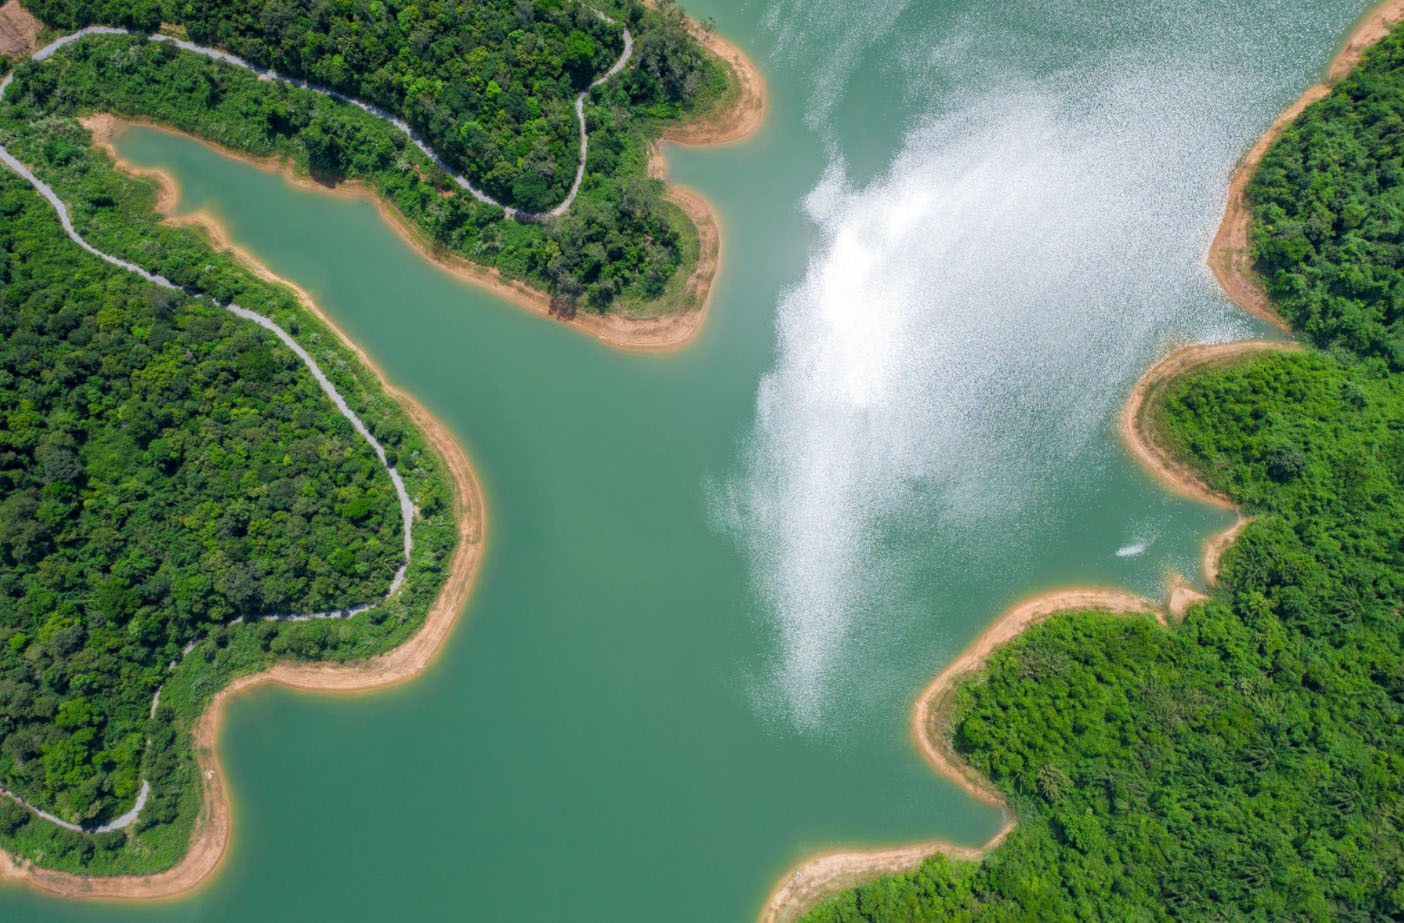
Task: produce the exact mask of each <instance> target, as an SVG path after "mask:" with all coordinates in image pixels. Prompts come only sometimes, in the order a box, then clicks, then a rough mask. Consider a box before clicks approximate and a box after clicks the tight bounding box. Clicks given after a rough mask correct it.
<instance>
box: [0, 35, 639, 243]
mask: <svg viewBox="0 0 1404 923" xmlns="http://www.w3.org/2000/svg"><path fill="white" fill-rule="evenodd" d="M594 13H595V15H596V16H598V17H599V18H600V19H602V20H604V21H605V22H607V23H609V24H610V25H617V23H616V22H615V21H614V20H613V19H611V18H609V17H608V16H606V15H605V14H604V13H601V12H600V11H599V10H594ZM90 35H134V36H138V37H141V38H145V39H147V40H149V41H153V42H162V43H165V44H168V45H174V46H175V47H177V48H180V49H181V50H183V51H190V52H194V53H195V54H198V55H204V56H205V57H207V58H211V59H213V60H215V61H219V62H221V63H224V64H229V65H232V66H234V67H239V68H243V69H244V70H246V71H249V72H250V73H253V74H256V75H258V77H259V79H260V80H276V81H278V82H280V83H286V84H288V85H289V86H294V87H297V88H298V89H302V90H309V91H311V92H313V93H317V94H319V95H321V96H326V97H329V98H331V99H335V100H337V101H338V102H343V103H347V104H349V105H352V106H355V107H356V108H358V109H361V110H362V111H364V112H368V113H370V114H371V115H373V116H375V117H376V118H378V119H380V120H382V121H384V122H387V123H389V124H390V125H393V126H394V127H395V129H396V130H397V131H399V132H400V133H401V134H402V135H404V136H405V137H406V138H408V139H409V140H410V142H411V143H412V144H413V145H414V146H415V147H417V148H419V150H420V152H421V153H423V154H424V156H426V157H428V158H429V160H430V161H432V162H433V164H434V165H435V166H436V167H438V168H439V169H441V170H443V171H444V173H446V174H448V176H449V178H450V179H452V180H453V181H454V183H455V184H456V185H457V186H458V187H459V188H460V189H463V190H464V191H465V192H467V193H468V194H469V195H471V196H472V197H473V198H475V199H477V200H478V201H479V202H482V203H484V204H486V205H492V206H495V207H497V208H500V209H502V211H503V214H504V215H506V217H508V218H511V219H514V220H518V221H544V220H546V219H547V218H559V217H560V216H561V215H564V214H565V213H566V212H568V211H570V207H571V206H572V205H573V204H575V197H576V195H578V194H579V192H580V184H581V183H582V182H584V180H585V161H586V158H587V157H588V155H589V152H590V132H589V129H588V127H587V126H586V124H585V100H586V98H587V97H588V96H589V95H590V91H591V90H593V89H595V87H597V86H599V85H601V84H602V83H604V82H605V81H607V80H609V79H610V78H611V77H613V76H614V75H615V74H618V73H619V72H620V71H622V70H623V69H624V67H625V65H627V64H628V63H629V59H630V58H632V57H633V54H634V36H633V34H632V33H631V32H630V31H629V27H628V26H624V27H623V37H624V51H623V53H621V54H620V56H619V60H617V61H615V62H614V64H613V65H611V67H610V68H609V70H607V71H605V72H604V74H603V75H601V76H600V77H598V78H597V79H595V80H594V81H593V82H591V84H590V85H589V86H588V87H586V88H585V89H584V90H582V91H581V92H580V94H579V95H578V96H576V97H575V118H576V121H577V123H579V126H580V159H579V161H578V162H577V163H576V166H575V179H574V181H573V182H572V183H571V184H570V192H569V193H567V194H566V197H565V198H564V199H563V200H562V201H561V203H560V204H559V205H557V206H556V207H555V208H552V209H550V210H548V211H544V212H533V211H526V210H523V209H518V208H513V207H512V206H510V205H506V204H504V203H502V202H499V201H498V200H497V199H494V198H493V197H492V196H490V195H488V194H487V193H486V192H483V191H482V190H481V189H479V188H478V187H476V186H474V185H473V184H472V183H470V182H469V181H468V180H467V179H465V178H464V177H463V176H462V175H460V174H459V173H457V172H456V171H455V170H454V169H453V168H452V167H450V166H449V165H448V164H447V163H445V162H444V160H443V158H441V157H440V156H439V155H438V154H436V153H435V152H434V149H433V148H431V147H430V146H429V145H428V144H426V143H425V142H424V140H423V139H422V138H420V137H419V135H418V134H417V133H416V132H415V130H414V129H413V128H410V127H409V125H407V124H406V123H405V122H404V120H403V119H400V118H399V117H398V116H396V115H394V114H393V113H390V112H387V111H386V110H384V109H381V108H380V107H379V106H373V105H371V104H370V103H367V102H363V101H361V100H359V99H356V98H354V97H351V96H347V95H346V94H345V93H339V92H337V91H336V90H329V89H327V88H326V87H320V86H317V85H316V84H314V83H309V82H307V81H306V80H301V79H299V78H297V77H288V76H286V75H283V74H280V73H278V72H277V71H275V70H273V69H272V68H268V67H260V66H258V65H257V64H251V63H250V62H248V61H245V60H244V59H243V58H240V57H236V56H234V55H232V54H229V53H228V52H224V51H220V50H219V49H217V48H207V47H205V46H204V45H196V44H195V43H194V42H187V41H186V40H184V39H179V38H174V37H172V36H169V35H161V34H159V33H157V34H154V35H148V34H146V33H144V32H138V31H136V30H133V29H119V28H115V27H113V26H88V27H86V28H83V29H79V30H78V31H76V32H70V33H69V34H68V35H65V36H62V37H60V38H56V39H54V40H53V41H52V42H50V43H49V44H47V45H45V46H44V47H43V48H40V49H39V50H38V51H36V52H34V54H33V55H32V60H34V61H43V60H45V59H47V58H50V57H52V56H53V55H54V54H55V53H56V52H58V51H60V50H61V49H63V48H65V47H67V46H69V45H72V44H73V43H74V42H77V41H80V40H82V39H84V38H87V37H88V36H90ZM9 83H10V78H9V77H6V78H5V81H4V83H3V84H0V98H2V97H3V94H4V87H7V86H9Z"/></svg>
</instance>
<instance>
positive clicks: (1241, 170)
mask: <svg viewBox="0 0 1404 923" xmlns="http://www.w3.org/2000/svg"><path fill="white" fill-rule="evenodd" d="M1400 22H1404V0H1385V2H1383V3H1381V4H1380V5H1379V6H1377V7H1375V8H1374V9H1373V10H1371V11H1370V12H1369V13H1368V14H1366V15H1365V17H1364V18H1363V19H1361V21H1360V22H1359V23H1358V24H1357V25H1356V27H1355V28H1354V30H1352V32H1351V33H1350V36H1349V37H1348V38H1347V39H1346V41H1345V42H1344V43H1343V44H1342V46H1341V49H1340V51H1339V52H1338V53H1337V54H1336V56H1335V58H1334V59H1333V60H1332V61H1331V64H1330V65H1329V66H1328V68H1327V71H1326V79H1325V81H1324V82H1322V83H1319V84H1317V85H1315V86H1313V87H1311V88H1310V89H1308V90H1307V91H1306V92H1305V93H1304V94H1303V95H1302V97H1301V98H1300V99H1298V100H1297V102H1296V103H1294V104H1293V105H1292V106H1291V107H1289V108H1288V109H1287V111H1286V112H1284V113H1282V115H1281V116H1279V117H1278V119H1277V120H1276V121H1274V122H1273V124H1272V127H1271V128H1270V129H1269V130H1268V132H1267V134H1265V135H1264V136H1263V137H1262V138H1261V139H1260V140H1259V141H1258V143H1257V144H1255V145H1254V146H1253V148H1252V149H1251V150H1250V151H1249V152H1248V153H1247V154H1246V155H1245V156H1244V157H1243V160H1242V161H1240V163H1239V165H1238V167H1237V169H1236V170H1235V172H1234V174H1233V178H1232V180H1231V183H1230V186H1229V195H1228V203H1227V206H1226V207H1225V210H1224V217H1223V221H1222V223H1221V224H1220V226H1219V229H1218V232H1217V233H1216V234H1215V236H1214V240H1213V243H1212V244H1211V245H1210V249H1209V254H1208V257H1207V261H1208V263H1209V266H1210V268H1211V269H1212V270H1213V272H1214V275H1215V277H1216V278H1217V279H1218V281H1219V283H1220V284H1221V285H1222V286H1223V288H1224V291H1225V292H1226V293H1227V294H1228V296H1229V298H1230V299H1232V300H1233V301H1234V303H1236V304H1238V305H1239V306H1240V307H1242V308H1243V309H1244V310H1246V311H1248V312H1249V313H1252V314H1254V315H1256V316H1258V317H1261V318H1263V319H1264V320H1267V321H1269V322H1270V323H1272V324H1274V325H1275V326H1277V327H1278V328H1279V329H1281V330H1284V331H1288V327H1287V326H1286V324H1285V323H1284V322H1283V321H1282V319H1281V318H1280V317H1279V316H1278V315H1277V313H1276V312H1275V311H1274V310H1273V309H1272V305H1271V302H1270V301H1269V299H1268V297H1267V294H1266V293H1265V292H1264V291H1263V289H1262V287H1261V284H1260V281H1259V279H1258V278H1257V275H1256V273H1254V272H1253V268H1252V261H1251V259H1250V257H1249V255H1248V242H1249V222H1250V219H1251V215H1250V213H1249V211H1248V208H1247V203H1246V201H1245V199H1244V190H1245V189H1246V187H1247V185H1248V181H1249V180H1250V179H1251V177H1252V175H1253V170H1254V169H1256V167H1257V165H1258V164H1259V163H1260V162H1261V160H1262V157H1263V154H1264V153H1265V152H1266V151H1267V149H1268V147H1270V146H1271V144H1272V142H1273V141H1274V140H1276V138H1277V137H1278V135H1280V134H1281V132H1282V129H1283V128H1284V127H1285V126H1286V125H1287V124H1288V123H1290V122H1291V121H1292V119H1294V118H1296V117H1297V115H1299V114H1300V113H1301V112H1302V110H1304V109H1305V108H1306V107H1307V106H1309V105H1311V104H1312V103H1313V102H1316V101H1317V100H1319V99H1321V98H1322V97H1323V96H1325V95H1326V94H1327V93H1328V92H1329V91H1330V88H1331V86H1332V85H1334V84H1335V83H1336V82H1338V81H1339V80H1340V79H1341V78H1343V77H1344V76H1345V75H1346V74H1347V73H1349V72H1350V70H1351V68H1353V67H1354V66H1355V65H1356V64H1357V63H1358V62H1359V61H1360V58H1361V56H1362V55H1363V54H1364V53H1365V51H1366V50H1367V49H1368V48H1369V47H1370V46H1371V45H1373V44H1374V43H1376V42H1378V41H1379V40H1380V39H1382V38H1384V37H1385V36H1386V35H1388V34H1389V33H1390V31H1391V30H1392V29H1393V27H1394V26H1395V25H1397V24H1398V23H1400ZM1301 348H1302V347H1301V346H1300V345H1299V344H1296V343H1292V342H1270V341H1264V340H1250V341H1246V342H1239V343H1223V344H1215V345H1201V346H1188V347H1185V348H1183V349H1179V350H1176V351H1175V352H1173V353H1171V354H1170V355H1168V356H1166V357H1165V358H1164V359H1162V360H1160V361H1159V362H1157V363H1156V364H1155V365H1154V366H1152V367H1151V368H1150V369H1148V370H1147V371H1146V373H1145V374H1144V375H1143V376H1142V377H1141V379H1140V380H1139V381H1138V382H1137V383H1136V385H1135V387H1134V388H1133V389H1132V391H1131V395H1130V397H1129V398H1128V400H1127V402H1126V405H1125V408H1124V409H1123V411H1122V414H1121V419H1120V430H1121V435H1122V438H1123V439H1124V440H1125V442H1126V444H1127V447H1128V448H1129V449H1130V450H1131V453H1132V454H1133V455H1134V456H1135V457H1136V458H1137V459H1138V460H1139V461H1140V462H1141V463H1142V464H1143V465H1145V466H1146V468H1147V470H1149V471H1150V473H1151V474H1152V475H1154V476H1155V477H1156V478H1157V479H1158V480H1160V481H1161V483H1163V484H1164V485H1165V486H1166V487H1167V488H1169V489H1171V490H1173V491H1175V492H1176V493H1179V494H1181V495H1183V496H1186V497H1190V498H1192V499H1195V500H1199V501H1201V502H1204V503H1207V504H1210V505H1213V506H1217V507H1220V508H1224V509H1236V507H1235V506H1234V504H1233V503H1232V502H1231V501H1230V500H1229V499H1228V498H1227V497H1224V496H1223V495H1222V494H1219V493H1217V492H1215V491H1214V490H1212V489H1211V488H1210V487H1209V486H1208V485H1207V484H1205V483H1204V482H1203V481H1201V480H1200V479H1199V478H1198V477H1197V476H1196V475H1195V473H1194V471H1193V469H1192V468H1190V466H1189V465H1188V464H1186V463H1185V462H1184V461H1182V460H1180V459H1178V458H1176V457H1174V456H1173V455H1171V454H1170V453H1169V452H1168V451H1166V450H1165V449H1164V448H1163V447H1162V446H1160V445H1158V444H1157V443H1156V442H1155V440H1154V439H1153V438H1152V433H1151V430H1150V426H1149V421H1148V420H1147V419H1146V408H1147V407H1148V406H1150V404H1151V403H1153V401H1154V399H1155V397H1156V396H1157V395H1158V394H1159V393H1160V391H1161V390H1162V389H1163V388H1164V386H1165V384H1166V383H1167V382H1169V381H1170V380H1171V379H1173V378H1176V377H1178V376H1180V375H1185V374H1190V373H1193V372H1196V371H1200V370H1203V369H1205V368H1212V367H1216V366H1221V365H1224V364H1226V363H1229V362H1232V361H1234V360H1236V359H1240V358H1242V357H1244V356H1248V355H1251V354H1254V353H1258V352H1262V351H1264V350H1282V351H1288V352H1292V351H1298V350H1300V349H1301ZM1251 522H1252V518H1251V517H1246V516H1242V515H1240V516H1239V518H1238V520H1237V521H1236V522H1234V523H1233V525H1231V526H1229V527H1228V528H1227V529H1225V530H1223V531H1222V532H1220V533H1218V534H1217V535H1214V536H1212V537H1211V538H1210V539H1209V540H1208V541H1206V542H1205V545H1204V555H1203V559H1202V565H1203V569H1204V577H1205V580H1206V581H1207V582H1208V583H1210V584H1213V583H1214V582H1215V581H1216V580H1217V579H1218V576H1219V562H1220V560H1221V558H1222V556H1223V553H1224V551H1225V550H1226V549H1227V548H1228V547H1229V546H1230V545H1232V544H1233V542H1234V541H1235V540H1236V539H1237V538H1238V537H1239V535H1241V534H1242V532H1243V530H1244V529H1245V528H1246V527H1247V526H1248V525H1249V523H1251ZM1203 598H1204V594H1202V593H1199V592H1198V591H1197V590H1193V589H1191V588H1189V587H1186V586H1183V585H1178V586H1172V587H1171V588H1170V592H1169V595H1168V598H1167V600H1166V604H1165V606H1164V607H1163V608H1162V607H1159V606H1156V605H1154V604H1152V603H1150V602H1149V601H1147V600H1145V599H1142V598H1140V597H1137V596H1135V595H1133V594H1130V593H1125V592H1122V591H1119V590H1100V589H1073V590H1060V591H1057V592H1054V593H1050V594H1048V595H1045V596H1039V597H1035V598H1033V599H1031V600H1028V601H1026V602H1024V603H1020V604H1019V605H1016V606H1014V607H1013V608H1012V609H1009V610H1008V611H1006V612H1005V613H1004V614H1003V615H1001V616H1000V617H999V618H998V619H996V620H995V622H994V623H993V624H992V625H991V626H990V627H989V628H988V629H986V630H985V632H984V633H983V634H982V635H980V637H979V638H977V639H976V640H975V641H974V643H972V644H971V646H970V647H969V648H967V649H966V650H965V651H964V652H963V653H962V654H961V655H960V656H959V657H957V658H956V659H955V660H954V661H953V662H952V663H951V664H950V665H949V666H947V667H946V669H944V670H942V671H941V673H940V675H938V676H937V677H936V678H935V679H934V680H933V681H932V682H931V684H930V685H928V686H927V687H926V688H925V689H924V690H922V692H921V694H920V695H919V696H918V697H917V701H916V705H915V707H914V708H913V710H912V719H911V733H912V736H913V739H914V740H915V742H916V745H917V748H918V750H920V751H921V753H922V755H923V756H925V757H926V759H927V762H929V763H930V764H931V766H932V768H933V769H934V770H935V771H936V772H937V773H939V774H940V775H942V776H945V777H946V778H948V779H950V780H951V781H953V782H955V783H956V784H957V785H959V786H960V787H961V788H962V789H964V790H965V791H966V792H967V793H968V794H970V795H971V796H972V797H974V798H976V799H977V800H979V801H982V802H984V803H986V804H991V805H996V806H998V807H999V808H1001V810H1003V811H1004V812H1005V823H1004V825H1003V826H1002V827H1001V828H1000V830H999V832H998V833H997V834H995V836H994V837H993V838H992V839H990V841H989V842H987V843H985V844H984V845H983V846H980V847H977V848H971V847H964V846H958V845H956V844H952V843H949V842H946V841H944V840H930V841H927V842H925V843H916V844H912V845H908V846H900V847H895V848H891V849H879V850H849V851H841V850H840V851H834V852H830V853H825V854H822V855H818V856H814V857H811V858H808V859H806V860H804V861H802V862H801V863H800V864H799V865H797V866H795V867H794V868H792V869H791V870H790V871H789V872H787V873H786V875H785V877H784V878H783V879H782V880H781V881H780V883H779V884H778V885H777V886H776V887H775V890H773V891H772V892H771V894H770V897H769V898H768V899H767V901H766V903H765V906H764V908H763V909H762V911H761V914H760V921H761V923H790V921H793V920H796V919H798V918H799V917H801V916H803V915H804V914H805V913H806V912H808V911H809V910H812V909H813V908H814V907H816V906H818V905H819V904H820V903H822V902H823V901H825V900H827V899H829V898H831V897H833V896H834V895H836V894H838V893H839V892H841V891H843V890H845V889H847V888H850V887H853V886H854V885H857V884H861V883H862V882H864V881H870V880H872V879H874V878H877V877H880V876H883V875H893V874H900V873H906V872H911V871H915V870H916V869H917V868H918V867H919V866H920V865H921V863H922V862H923V861H924V860H925V859H926V858H928V857H929V856H932V855H935V854H936V853H944V854H945V855H947V856H949V857H951V858H953V859H961V860H969V861H979V860H981V859H983V858H984V856H985V855H987V854H988V853H989V852H990V851H991V850H992V849H994V848H995V847H997V846H998V845H999V844H1000V843H1002V842H1003V841H1004V838H1005V837H1006V836H1008V834H1009V832H1010V831H1011V830H1013V829H1014V818H1013V816H1012V815H1011V814H1010V812H1009V807H1008V805H1007V803H1006V802H1005V801H1004V799H1003V795H1002V793H1000V792H999V791H998V789H996V788H995V787H994V785H993V784H992V783H991V782H990V780H989V779H987V778H986V777H985V776H983V775H981V774H980V773H979V772H978V771H976V770H975V769H974V767H972V766H970V764H968V763H966V762H965V761H964V760H962V759H961V758H960V756H959V754H957V753H956V752H955V750H954V749H953V748H952V747H951V745H950V740H949V731H950V729H949V728H948V727H943V726H942V723H943V706H944V705H945V704H946V703H948V702H949V699H950V693H951V691H952V690H953V689H954V688H955V687H956V685H957V684H958V683H959V681H960V680H961V679H963V678H964V677H966V676H968V675H970V674H971V673H974V672H976V671H978V670H979V669H980V668H981V667H982V666H983V665H984V663H985V661H986V659H987V658H988V657H989V655H990V653H991V652H992V651H994V650H996V649H997V648H999V647H1000V646H1001V645H1003V644H1006V643H1008V642H1009V641H1010V640H1012V639H1013V638H1015V637H1017V636H1018V635H1019V634H1020V633H1021V632H1023V631H1025V630H1027V629H1028V628H1030V627H1032V626H1033V625H1036V624H1038V623H1039V622H1042V621H1044V620H1045V619H1047V618H1048V617H1049V616H1051V615H1053V614H1056V613H1057V612H1061V611H1069V610H1098V611H1105V612H1110V613H1116V614H1131V613H1146V612H1149V613H1154V614H1155V616H1156V618H1157V619H1158V620H1159V621H1160V622H1161V623H1162V624H1166V623H1167V614H1168V615H1169V616H1171V617H1178V616H1180V615H1183V614H1184V611H1185V609H1186V608H1188V606H1189V605H1191V604H1193V603H1194V602H1195V601H1197V600H1199V599H1203Z"/></svg>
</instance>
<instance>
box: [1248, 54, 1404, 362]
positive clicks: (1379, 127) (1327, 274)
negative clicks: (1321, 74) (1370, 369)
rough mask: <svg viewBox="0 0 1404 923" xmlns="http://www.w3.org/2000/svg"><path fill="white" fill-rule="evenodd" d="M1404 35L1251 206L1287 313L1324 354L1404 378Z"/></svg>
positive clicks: (1262, 181) (1339, 96)
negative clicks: (1377, 361) (1339, 351)
mask: <svg viewBox="0 0 1404 923" xmlns="http://www.w3.org/2000/svg"><path fill="white" fill-rule="evenodd" d="M1401 87H1404V33H1400V32H1397V31H1396V32H1395V33H1394V34H1392V35H1390V36H1388V37H1386V38H1385V39H1384V40H1383V41H1382V42H1380V43H1379V44H1378V45H1376V46H1375V47H1374V48H1372V49H1371V50H1370V52H1369V54H1368V56H1367V57H1366V59H1365V60H1364V61H1363V62H1362V63H1361V65H1360V66H1359V67H1358V68H1356V69H1355V70H1354V71H1352V72H1351V74H1350V75H1349V76H1348V77H1346V79H1345V80H1343V81H1341V83H1340V84H1339V85H1337V86H1336V88H1335V89H1334V90H1333V91H1332V92H1331V95H1330V96H1329V97H1327V98H1326V99H1324V100H1322V101H1321V102H1319V103H1317V104H1316V105H1314V106H1311V107H1310V108H1308V109H1307V110H1306V111H1305V112H1303V113H1302V114H1301V115H1300V116H1298V117H1297V119H1295V120H1294V121H1293V122H1292V124H1291V125H1289V126H1288V127H1287V128H1286V129H1285V130H1284V131H1283V133H1282V137H1281V138H1279V139H1278V141H1277V143H1276V144H1274V145H1273V146H1272V148H1271V149H1270V150H1269V151H1268V152H1267V153H1266V155H1265V156H1264V157H1263V161H1262V163H1261V164H1260V165H1259V167H1258V170H1257V172H1256V173H1255V174H1254V176H1253V180H1252V182H1251V183H1250V184H1249V186H1248V198H1249V201H1250V203H1251V206H1252V208H1253V213H1254V218H1255V221H1254V227H1253V247H1254V257H1255V259H1256V263H1257V268H1258V269H1259V271H1260V272H1261V273H1262V275H1263V279H1264V281H1265V282H1266V284H1267V289H1268V293H1269V294H1270V295H1271V296H1272V299H1273V302H1274V304H1275V305H1276V306H1277V309H1278V311H1279V312H1281V314H1282V316H1283V317H1285V318H1286V319H1287V320H1289V321H1290V322H1291V323H1292V326H1293V327H1294V328H1296V329H1298V330H1300V331H1302V332H1303V333H1304V334H1306V335H1307V336H1310V337H1311V338H1312V339H1313V340H1314V341H1315V342H1316V343H1318V344H1319V345H1320V346H1322V347H1324V348H1330V347H1333V346H1337V345H1339V346H1341V347H1342V348H1344V349H1347V350H1349V351H1350V352H1353V353H1357V354H1362V355H1370V356H1380V357H1382V358H1384V359H1386V360H1387V361H1388V362H1389V364H1390V368H1391V369H1393V370H1394V371H1400V370H1404V275H1401V273H1400V272H1399V266H1400V264H1401V262H1404V193H1402V192H1401V190H1404V149H1401V148H1400V146H1399V141H1398V137H1399V132H1400V129H1401V125H1404V91H1401Z"/></svg>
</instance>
